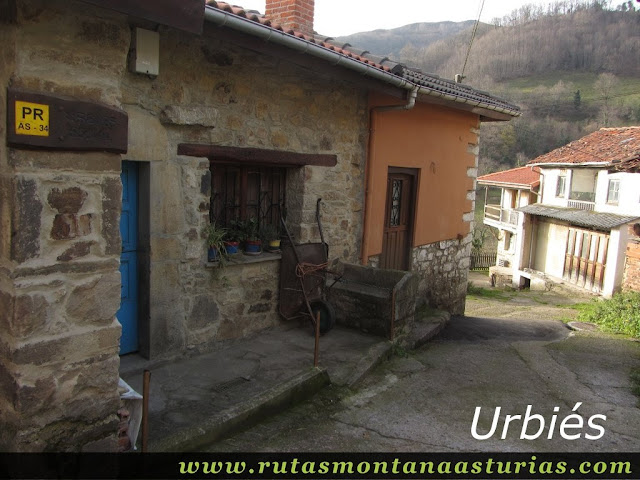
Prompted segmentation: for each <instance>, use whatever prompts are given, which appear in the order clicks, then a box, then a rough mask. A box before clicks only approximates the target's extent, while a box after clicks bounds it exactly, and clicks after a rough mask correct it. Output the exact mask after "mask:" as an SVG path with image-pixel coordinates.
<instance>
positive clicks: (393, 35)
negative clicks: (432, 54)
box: [336, 20, 474, 60]
mask: <svg viewBox="0 0 640 480" xmlns="http://www.w3.org/2000/svg"><path fill="white" fill-rule="evenodd" d="M473 23H474V22H473V21H472V20H468V21H466V22H435V23H413V24H411V25H405V26H404V27H399V28H394V29H391V30H374V31H371V32H361V33H355V34H353V35H348V36H344V37H338V38H336V40H337V41H339V42H344V43H349V44H351V45H353V46H355V47H361V48H366V49H367V50H369V51H370V52H371V53H373V54H376V55H383V56H384V55H386V56H388V57H390V58H392V59H394V60H397V59H400V57H401V51H402V49H403V48H406V47H407V45H416V46H419V47H420V48H426V47H428V46H429V45H431V44H432V43H434V42H437V41H439V40H443V39H446V38H449V37H451V36H452V35H456V34H457V33H459V32H461V31H464V30H469V29H470V28H471V27H472V26H473Z"/></svg>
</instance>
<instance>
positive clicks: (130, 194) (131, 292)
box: [116, 161, 139, 355]
mask: <svg viewBox="0 0 640 480" xmlns="http://www.w3.org/2000/svg"><path fill="white" fill-rule="evenodd" d="M120 178H121V180H122V212H121V216H120V235H121V236H122V254H121V256H120V278H121V284H122V288H121V294H120V309H119V310H118V313H117V314H116V317H117V318H118V321H119V322H120V324H121V325H122V337H120V355H124V354H126V353H132V352H136V351H137V350H138V288H139V287H138V165H137V164H136V163H135V162H127V161H123V162H122V173H121V174H120Z"/></svg>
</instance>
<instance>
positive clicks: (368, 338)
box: [120, 312, 449, 451]
mask: <svg viewBox="0 0 640 480" xmlns="http://www.w3.org/2000/svg"><path fill="white" fill-rule="evenodd" d="M448 319H449V315H448V314H444V313H442V312H430V313H427V314H425V315H422V316H420V317H419V318H418V319H417V320H418V321H417V323H416V328H415V329H414V330H413V332H412V333H411V335H409V337H408V338H407V339H406V341H407V342H408V343H409V344H412V345H414V344H419V343H422V342H424V341H426V340H428V339H429V338H432V337H433V336H435V335H436V334H437V333H438V332H439V331H440V330H441V329H442V327H443V326H444V324H445V323H446V321H447V320H448ZM314 343H315V342H314V335H313V331H312V328H311V326H310V324H304V325H298V324H297V323H294V324H293V325H292V324H285V325H282V327H280V328H273V329H269V330H267V331H264V332H261V333H260V334H257V335H254V336H252V337H249V338H245V339H242V340H240V341H236V342H234V343H231V344H229V345H227V347H226V348H224V349H221V350H219V351H216V352H213V353H209V354H205V355H198V356H193V357H191V358H182V359H174V360H171V361H165V362H164V363H155V364H153V363H149V362H146V361H144V360H143V359H141V357H138V356H125V357H123V358H122V359H121V367H120V376H121V377H122V378H123V380H124V381H125V382H127V383H128V384H129V385H130V386H131V387H132V388H133V389H134V390H136V391H137V392H139V393H142V383H143V370H144V369H149V370H150V371H151V381H150V395H149V450H150V451H185V450H191V451H196V450H198V449H200V448H201V447H202V446H203V445H206V444H210V443H212V442H216V441H218V440H220V439H222V438H225V437H226V436H228V435H230V434H232V433H235V432H236V431H238V430H242V429H245V428H248V427H250V426H252V425H254V424H256V423H258V422H260V421H263V420H264V419H265V418H268V417H269V416H270V415H273V414H274V413H278V412H281V411H283V410H286V409H287V408H289V407H291V406H292V405H294V404H296V403H298V402H300V401H302V400H304V399H306V398H308V397H310V396H312V395H314V394H316V393H317V392H319V391H320V390H322V389H324V388H326V387H327V386H328V385H332V386H333V387H334V388H335V387H347V388H348V387H354V386H355V385H356V384H358V383H359V382H360V381H361V380H362V379H363V378H365V376H366V375H367V373H368V372H369V371H370V370H371V369H373V368H374V367H375V366H376V365H377V364H378V363H380V362H381V361H382V360H385V359H387V358H388V357H390V355H391V353H392V344H391V342H389V341H388V340H387V339H385V338H381V337H376V336H372V335H366V334H364V333H361V332H359V331H355V330H352V329H346V328H343V327H340V326H337V327H334V328H333V329H332V330H331V331H329V332H328V333H327V334H326V335H324V336H321V337H320V343H319V345H320V348H319V362H318V364H319V367H318V368H314ZM140 443H141V441H140V437H139V438H138V442H137V444H138V446H140Z"/></svg>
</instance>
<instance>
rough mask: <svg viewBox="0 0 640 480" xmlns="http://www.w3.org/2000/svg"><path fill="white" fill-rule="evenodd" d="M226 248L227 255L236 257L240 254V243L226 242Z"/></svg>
mask: <svg viewBox="0 0 640 480" xmlns="http://www.w3.org/2000/svg"><path fill="white" fill-rule="evenodd" d="M224 248H225V250H226V251H227V255H235V254H236V253H238V248H239V243H238V242H225V243H224Z"/></svg>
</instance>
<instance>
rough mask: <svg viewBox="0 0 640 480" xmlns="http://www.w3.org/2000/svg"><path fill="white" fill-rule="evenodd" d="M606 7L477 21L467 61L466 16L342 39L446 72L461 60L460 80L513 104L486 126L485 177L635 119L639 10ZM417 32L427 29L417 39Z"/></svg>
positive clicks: (578, 0) (639, 115)
mask: <svg viewBox="0 0 640 480" xmlns="http://www.w3.org/2000/svg"><path fill="white" fill-rule="evenodd" d="M609 3H610V2H609V1H608V0H565V1H558V2H554V3H553V4H549V6H548V7H547V9H546V10H545V9H542V8H541V7H533V6H524V7H521V8H520V9H518V10H515V11H514V12H512V14H511V15H509V16H507V17H505V18H504V19H497V20H495V21H494V24H493V25H487V24H480V25H479V26H478V29H477V32H476V35H475V38H474V41H473V46H472V49H471V51H470V55H469V59H468V62H467V64H466V66H465V57H466V55H467V51H468V45H469V41H470V39H471V31H472V28H473V22H463V23H458V24H452V25H448V26H444V25H443V24H413V25H408V26H407V27H403V28H401V29H394V30H389V31H380V30H378V31H375V32H368V33H361V34H358V35H354V36H350V37H346V38H347V39H348V41H349V42H350V43H352V45H356V46H358V47H362V48H367V49H369V50H370V51H371V52H373V53H377V54H388V55H391V56H392V58H394V59H396V60H399V61H402V62H404V63H406V64H408V65H410V66H413V67H417V68H420V69H422V70H423V71H426V72H430V73H434V74H437V75H439V76H441V77H444V78H453V77H454V75H455V74H459V73H462V72H463V66H464V83H467V84H469V85H471V86H473V87H476V88H480V89H482V90H487V91H489V92H491V93H492V94H494V95H497V96H500V97H503V98H507V99H509V100H510V101H512V102H514V103H516V104H518V105H520V106H521V107H522V111H523V115H522V117H521V118H519V119H516V120H513V121H511V122H509V123H496V124H483V126H482V133H481V149H480V173H481V174H483V173H487V172H490V171H496V170H502V169H507V168H511V167H513V166H516V165H520V164H523V163H524V162H526V161H528V160H531V159H533V158H535V157H537V156H539V155H541V154H543V153H546V152H548V151H550V150H552V149H554V148H557V147H559V146H561V145H564V144H566V143H568V142H570V141H572V140H575V139H576V138H579V137H582V136H584V135H587V134H588V133H591V132H592V131H594V130H596V129H597V128H600V127H605V126H623V125H631V124H640V54H639V52H640V10H636V7H635V6H634V3H633V2H624V3H623V4H621V5H620V6H618V7H616V8H614V9H610V8H609V7H608V5H609ZM445 27H446V28H445ZM421 32H428V33H424V41H422V40H421V37H420V35H421ZM438 32H439V33H440V34H441V35H442V36H441V38H439V39H438V38H436V37H437V36H438V35H437V33H438ZM399 35H404V44H403V45H402V46H401V42H400V41H399V39H398V36H399ZM376 38H377V39H379V40H380V39H384V40H383V41H382V44H378V43H375V42H374V39H376ZM391 39H393V48H391V43H390V42H391ZM383 45H386V46H387V47H388V48H387V49H386V50H383V48H384V47H383Z"/></svg>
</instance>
